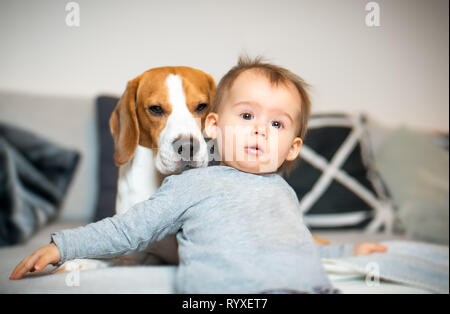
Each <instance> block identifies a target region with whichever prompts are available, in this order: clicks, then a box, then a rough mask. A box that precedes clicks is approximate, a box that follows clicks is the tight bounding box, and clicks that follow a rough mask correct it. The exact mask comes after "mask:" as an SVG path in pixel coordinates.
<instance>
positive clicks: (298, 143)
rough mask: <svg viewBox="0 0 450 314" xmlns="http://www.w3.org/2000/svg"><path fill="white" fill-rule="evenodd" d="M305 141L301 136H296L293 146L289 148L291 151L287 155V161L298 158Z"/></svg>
mask: <svg viewBox="0 0 450 314" xmlns="http://www.w3.org/2000/svg"><path fill="white" fill-rule="evenodd" d="M302 144H303V141H302V139H301V138H300V137H296V138H295V139H294V141H293V142H292V144H291V148H290V149H289V153H288V155H287V157H286V160H287V161H292V160H294V159H295V158H297V156H298V154H299V153H300V148H301V147H302Z"/></svg>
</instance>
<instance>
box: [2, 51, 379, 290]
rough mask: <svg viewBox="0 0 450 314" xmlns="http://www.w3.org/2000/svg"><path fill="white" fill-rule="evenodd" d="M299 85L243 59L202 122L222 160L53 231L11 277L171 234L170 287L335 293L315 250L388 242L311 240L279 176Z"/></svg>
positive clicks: (294, 140)
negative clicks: (174, 260) (110, 213)
mask: <svg viewBox="0 0 450 314" xmlns="http://www.w3.org/2000/svg"><path fill="white" fill-rule="evenodd" d="M306 87H307V85H306V84H305V82H304V81H303V80H302V79H301V78H300V77H298V76H296V75H295V74H293V73H291V72H290V71H288V70H286V69H283V68H281V67H278V66H274V65H271V64H267V63H263V62H261V61H260V60H255V61H251V60H248V59H244V58H241V59H240V60H239V63H238V65H237V66H235V67H234V68H232V69H231V70H230V71H229V72H228V73H227V74H226V75H225V77H224V78H223V79H222V80H221V81H220V83H219V85H218V88H217V94H216V99H215V102H214V106H213V108H212V110H211V112H210V113H209V115H208V116H207V117H206V120H205V132H206V135H207V136H208V137H210V138H212V139H215V140H216V141H217V151H218V155H219V156H220V165H215V166H210V167H206V168H198V169H189V170H186V171H184V172H183V173H181V174H176V175H172V176H169V177H166V178H165V179H164V181H163V183H162V185H161V187H160V188H159V190H158V191H157V192H156V193H155V194H154V195H152V196H151V197H150V198H149V199H148V200H147V201H144V202H142V203H139V204H137V205H135V206H134V207H133V208H131V209H130V210H128V211H127V212H126V213H124V214H120V215H116V216H114V217H111V218H106V219H104V220H101V221H99V222H96V223H92V224H89V225H87V226H85V227H79V228H76V229H71V230H63V231H59V232H56V233H53V234H52V235H51V238H52V242H51V244H49V245H47V246H45V247H43V248H40V249H39V250H37V251H36V252H35V253H33V254H32V255H31V256H29V257H27V258H25V259H24V260H22V261H21V262H20V263H19V264H18V265H17V267H16V268H15V270H14V271H13V273H12V274H11V277H10V279H20V278H22V277H23V276H24V274H26V273H27V272H28V271H35V270H42V269H44V268H45V267H46V266H47V265H48V264H56V265H61V264H62V263H64V262H66V261H68V260H71V259H76V258H109V257H115V256H119V255H125V254H129V253H131V252H132V251H138V250H145V249H146V248H147V246H148V245H149V244H150V243H152V242H154V241H158V240H160V239H162V238H164V237H165V236H167V235H169V234H176V237H177V241H178V253H179V257H180V264H179V267H178V269H177V276H176V287H175V288H176V292H178V293H261V292H274V291H282V292H288V291H290V292H299V293H304V292H306V293H308V292H312V293H315V292H324V291H325V292H327V291H333V287H332V285H331V283H330V281H329V279H328V277H327V275H326V273H325V271H324V269H323V267H322V264H321V261H320V258H321V257H339V256H341V257H342V256H346V255H353V254H356V255H358V254H369V253H372V252H383V251H385V250H386V248H385V247H383V246H381V245H378V244H375V243H363V244H360V245H357V246H355V247H353V246H352V245H349V244H346V245H340V246H336V245H316V244H315V243H314V239H313V237H312V235H311V233H310V232H309V230H308V229H307V227H306V226H305V225H304V223H303V221H302V213H301V212H300V210H299V202H298V199H297V196H296V194H295V192H294V190H293V189H292V188H291V187H290V186H289V185H288V184H287V182H286V181H285V180H284V179H283V178H282V177H281V176H280V175H279V173H280V172H281V171H289V170H290V169H292V167H293V165H294V164H293V163H294V162H295V160H296V159H297V157H298V154H299V151H300V148H301V146H302V139H303V138H304V136H305V133H306V127H307V121H308V117H309V112H310V101H309V97H308V94H307V92H306ZM149 280H151V278H149Z"/></svg>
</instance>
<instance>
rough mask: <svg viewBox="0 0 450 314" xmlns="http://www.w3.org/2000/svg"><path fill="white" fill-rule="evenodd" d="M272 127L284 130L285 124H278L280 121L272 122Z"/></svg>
mask: <svg viewBox="0 0 450 314" xmlns="http://www.w3.org/2000/svg"><path fill="white" fill-rule="evenodd" d="M272 126H274V127H275V128H277V129H282V128H283V124H282V123H281V122H278V121H273V122H272Z"/></svg>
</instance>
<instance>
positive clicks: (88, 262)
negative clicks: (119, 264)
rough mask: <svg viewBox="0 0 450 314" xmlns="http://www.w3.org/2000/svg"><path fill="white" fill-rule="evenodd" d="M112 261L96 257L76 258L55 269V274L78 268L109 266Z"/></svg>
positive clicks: (89, 268) (88, 268)
mask: <svg viewBox="0 0 450 314" xmlns="http://www.w3.org/2000/svg"><path fill="white" fill-rule="evenodd" d="M109 264H110V263H108V262H106V261H101V260H95V259H74V260H71V261H67V262H65V263H64V264H62V265H61V266H59V267H58V268H56V269H55V271H54V273H55V274H60V273H66V272H72V271H76V270H91V269H100V268H105V267H108V266H109Z"/></svg>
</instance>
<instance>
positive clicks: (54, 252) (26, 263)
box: [9, 243, 61, 280]
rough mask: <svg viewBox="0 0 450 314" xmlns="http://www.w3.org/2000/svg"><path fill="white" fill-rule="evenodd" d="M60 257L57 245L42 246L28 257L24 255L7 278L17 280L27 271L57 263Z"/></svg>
mask: <svg viewBox="0 0 450 314" xmlns="http://www.w3.org/2000/svg"><path fill="white" fill-rule="evenodd" d="M60 259H61V254H60V253H59V249H58V247H57V246H56V245H55V244H54V243H50V244H49V245H46V246H43V247H41V248H40V249H38V250H37V251H36V252H34V253H33V254H31V255H30V256H28V257H25V258H24V259H23V260H22V261H21V262H20V263H19V264H18V265H17V266H16V268H15V269H14V271H13V272H12V274H11V276H10V277H9V279H11V280H17V279H20V278H22V277H23V275H25V274H26V273H27V272H29V271H31V272H33V271H35V270H43V269H44V268H45V267H46V266H47V265H48V264H55V263H58V262H59V260H60Z"/></svg>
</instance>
